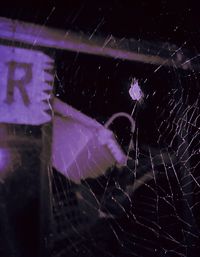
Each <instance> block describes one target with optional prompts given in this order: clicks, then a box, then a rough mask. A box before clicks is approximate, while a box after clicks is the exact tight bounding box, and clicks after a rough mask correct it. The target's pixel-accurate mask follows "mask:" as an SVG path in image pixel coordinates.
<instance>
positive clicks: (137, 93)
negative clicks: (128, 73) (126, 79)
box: [129, 80, 143, 101]
mask: <svg viewBox="0 0 200 257" xmlns="http://www.w3.org/2000/svg"><path fill="white" fill-rule="evenodd" d="M129 95H130V96H131V98H132V99H133V100H136V101H139V100H141V99H142V98H143V93H142V90H141V88H140V86H139V84H138V80H134V81H133V83H131V87H130V89H129Z"/></svg>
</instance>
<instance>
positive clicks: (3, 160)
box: [0, 148, 11, 173]
mask: <svg viewBox="0 0 200 257" xmlns="http://www.w3.org/2000/svg"><path fill="white" fill-rule="evenodd" d="M10 161H11V154H10V151H9V150H8V149H7V148H0V173H2V172H4V171H5V169H6V168H7V166H8V165H9V164H10Z"/></svg>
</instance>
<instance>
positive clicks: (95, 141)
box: [52, 99, 126, 183]
mask: <svg viewBox="0 0 200 257" xmlns="http://www.w3.org/2000/svg"><path fill="white" fill-rule="evenodd" d="M54 111H55V112H56V113H58V114H60V115H62V117H59V116H58V115H55V116H54V120H53V151H52V162H53V166H54V167H55V168H56V169H57V170H58V171H59V172H61V173H62V174H63V175H65V176H66V177H67V178H69V179H71V180H72V181H74V182H77V183H79V182H80V180H81V179H85V178H88V177H91V178H95V177H98V176H100V175H103V174H104V173H105V171H106V170H107V169H108V168H109V167H111V166H112V165H114V164H115V163H117V164H118V165H124V164H125V163H126V156H125V154H124V153H123V151H122V150H121V148H120V146H119V145H118V143H117V142H116V140H115V138H114V135H113V133H112V132H111V131H110V130H108V129H106V128H104V127H103V126H102V125H101V124H99V123H98V122H97V121H95V120H93V119H91V118H89V117H88V116H86V115H84V114H82V113H81V112H79V111H77V110H75V109H74V108H72V107H71V106H68V105H67V104H65V103H62V102H61V101H60V100H58V99H55V101H54ZM63 116H64V117H63Z"/></svg>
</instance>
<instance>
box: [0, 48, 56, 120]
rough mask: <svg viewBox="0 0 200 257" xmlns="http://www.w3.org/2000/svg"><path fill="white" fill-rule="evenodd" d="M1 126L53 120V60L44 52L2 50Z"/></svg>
mask: <svg viewBox="0 0 200 257" xmlns="http://www.w3.org/2000/svg"><path fill="white" fill-rule="evenodd" d="M0 56H1V58H0V122H4V123H15V124H30V125H40V124H43V123H46V122H49V121H50V120H51V112H50V110H51V106H50V102H49V100H50V97H51V91H52V84H53V74H52V71H53V60H52V59H51V58H50V57H49V56H47V55H45V54H44V53H42V52H40V51H35V50H28V49H22V48H16V47H11V46H0Z"/></svg>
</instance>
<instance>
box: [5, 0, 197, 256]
mask: <svg viewBox="0 0 200 257" xmlns="http://www.w3.org/2000/svg"><path fill="white" fill-rule="evenodd" d="M7 4H9V2H7ZM27 5H29V6H28V7H27ZM197 5H198V3H195V1H194V2H192V1H188V2H186V1H185V2H184V1H125V0H124V1H65V3H64V2H63V4H62V5H61V6H59V5H58V1H40V3H36V2H35V3H31V2H30V3H26V5H23V4H21V5H20V4H17V3H12V2H11V3H10V5H8V6H7V7H6V6H2V7H1V8H0V16H2V17H7V18H11V19H18V20H22V21H27V22H32V23H35V24H41V25H45V26H49V27H55V28H60V29H63V30H66V31H67V30H72V31H76V32H77V33H80V32H84V33H85V34H86V35H88V37H90V36H91V35H92V34H94V36H95V35H97V36H102V37H105V38H106V37H107V36H110V35H111V34H112V35H113V36H115V37H118V38H124V37H125V38H134V39H136V40H138V41H139V40H147V41H152V42H153V43H155V44H156V43H158V42H163V44H164V43H166V42H169V43H172V44H176V45H177V46H178V47H181V46H183V44H184V47H186V48H187V49H188V50H189V51H191V53H193V54H195V55H196V54H197V53H198V51H200V49H199V45H200V44H199V43H200V38H199V37H200V33H199V32H200V31H199V30H200V28H199V9H198V7H197ZM185 42H186V43H185ZM42 50H43V51H45V52H46V53H48V54H50V55H51V56H52V57H53V58H55V70H56V77H55V95H56V96H57V97H59V98H60V99H62V100H63V101H65V102H67V103H68V104H70V105H72V106H74V107H75V108H77V109H79V110H81V111H82V112H84V113H86V114H87V115H89V116H90V117H93V118H95V119H96V120H98V121H99V122H101V123H104V122H105V121H106V120H107V119H108V118H109V117H110V116H111V115H112V114H113V113H115V112H119V111H125V112H128V113H131V111H132V109H133V107H134V102H133V101H132V99H131V98H130V96H129V94H128V89H129V87H130V82H131V79H132V78H133V77H136V78H137V79H139V84H140V86H141V88H142V90H143V92H144V95H145V97H144V100H143V102H142V103H141V104H138V105H137V108H136V112H135V114H134V115H135V116H134V118H135V119H136V122H137V129H138V131H139V133H138V138H137V137H136V135H134V137H133V139H134V142H135V140H136V139H137V140H138V149H137V150H139V154H138V163H139V164H138V168H137V173H138V175H139V176H140V175H141V174H144V173H145V172H147V171H149V170H150V169H151V168H152V166H151V160H150V156H149V149H150V150H151V153H152V154H153V155H156V153H157V152H159V151H160V149H163V148H164V147H167V146H168V145H169V141H170V138H167V137H165V134H163V137H162V138H161V141H160V144H158V143H157V140H158V137H159V136H160V134H159V133H160V132H163V131H165V128H163V131H160V132H158V130H157V129H156V124H155V121H156V120H157V122H162V121H163V120H165V121H166V120H167V122H168V123H167V122H166V123H164V126H165V127H167V126H168V125H169V130H170V129H171V127H170V126H171V124H172V122H173V118H174V117H171V118H170V119H168V117H169V114H170V111H171V109H170V105H168V103H169V100H170V98H171V95H170V94H168V93H169V92H172V91H171V90H173V89H178V93H177V95H176V96H175V97H176V98H177V101H178V99H179V98H180V97H181V92H182V91H183V92H184V97H183V109H184V108H185V107H186V106H187V105H188V104H192V103H194V101H195V100H196V97H197V96H198V93H199V83H198V76H199V72H198V71H180V70H177V69H174V68H170V69H168V68H165V67H162V68H161V69H159V71H158V72H155V70H156V68H157V66H154V65H150V64H143V63H136V62H128V61H122V60H116V59H111V58H104V57H98V56H90V55H87V54H80V53H75V52H68V51H59V50H52V49H47V50H44V49H42ZM158 52H159V46H158ZM146 79H147V82H145V81H146ZM172 96H173V95H172ZM187 96H189V100H187ZM186 100H187V101H186ZM157 107H159V108H157ZM163 110H164V112H163ZM161 114H162V115H161ZM159 119H160V120H159ZM157 125H158V124H157ZM112 130H113V131H114V132H115V133H116V135H117V136H118V141H119V142H120V143H121V145H122V146H123V147H124V149H126V148H127V145H128V142H129V140H130V136H131V135H130V127H129V123H128V122H127V123H126V122H124V123H122V122H120V121H117V122H116V123H115V125H114V126H113V127H112ZM175 131H176V127H173V126H172V135H173V133H175ZM192 133H193V131H192V130H191V133H190V134H189V137H188V138H187V140H191V138H192ZM180 140H181V137H180V136H179V135H177V139H176V140H175V144H174V145H173V147H172V148H169V149H168V150H169V151H170V154H171V156H173V154H174V152H176V151H177V147H178V146H179V145H180V143H181V142H182V141H180ZM187 146H188V145H187V142H186V143H185V145H184V147H185V148H183V150H182V151H184V149H186V148H187ZM189 151H191V152H192V149H189ZM191 152H190V153H191ZM131 157H132V158H133V160H134V161H135V159H134V158H135V152H134V151H133V152H132V153H131ZM177 158H178V157H177ZM197 161H198V160H194V161H193V162H194V163H193V164H195V163H196V162H197ZM168 164H169V163H168ZM134 165H135V164H134V163H132V166H131V165H130V166H129V167H128V168H129V169H131V170H133V169H134ZM154 165H155V169H156V170H157V171H159V172H158V178H157V183H155V181H151V182H150V183H149V186H150V187H148V186H147V187H146V186H143V187H141V188H140V190H138V191H137V192H136V193H135V194H134V195H132V196H131V201H132V205H131V206H130V202H129V201H127V198H126V197H125V196H124V194H123V192H121V191H120V190H117V188H116V183H119V184H120V186H121V187H122V188H123V189H124V190H125V189H126V186H127V185H129V184H130V183H132V182H133V179H134V178H133V175H132V173H131V175H130V173H129V172H128V171H129V169H128V170H127V169H124V170H123V171H122V172H119V171H118V170H111V171H110V173H108V174H109V175H108V176H105V177H102V178H99V180H97V181H91V180H89V181H88V184H89V187H88V184H87V183H85V182H83V183H82V184H81V185H80V187H79V186H76V185H74V184H73V183H69V181H66V179H65V178H63V177H62V176H61V175H59V174H58V173H57V172H56V171H54V174H53V176H54V177H53V180H52V181H53V182H55V185H56V186H55V187H56V189H57V190H58V191H59V193H58V195H56V194H55V188H53V189H54V191H53V193H54V195H51V200H53V199H54V200H56V201H55V206H54V208H55V209H54V210H55V213H53V214H55V215H58V217H57V220H56V221H57V223H56V225H55V224H54V225H55V227H56V229H57V231H54V232H55V234H53V235H51V237H52V238H51V239H52V241H53V244H52V245H53V251H52V256H63V257H64V256H69V257H71V256H80V257H82V256H87V257H89V256H92V257H93V256H94V255H95V256H102V257H107V256H109V257H111V256H115V257H116V256H119V257H125V256H126V257H129V256H134V254H135V256H140V257H144V256H148V257H149V256H158V257H160V256H165V257H170V256H171V257H174V256H180V255H181V254H182V255H181V256H187V257H189V256H190V257H193V256H195V251H196V249H197V246H198V244H199V241H198V236H199V232H197V226H196V224H193V221H194V219H193V218H191V216H190V215H191V212H190V205H192V204H193V201H196V202H199V199H198V195H199V194H198V192H199V190H198V188H196V187H195V185H194V184H192V186H194V187H193V188H195V189H196V190H197V193H196V196H197V199H196V200H195V199H192V200H191V199H187V200H188V201H189V205H188V206H189V208H188V206H186V207H185V205H184V204H185V202H186V201H185V200H186V199H185V198H184V197H185V195H184V192H183V191H182V188H184V187H180V185H179V184H178V183H177V181H176V178H175V177H174V175H173V170H172V169H171V168H170V167H169V170H168V172H169V174H171V177H170V181H171V185H172V187H173V194H172V193H171V192H170V188H169V186H168V180H167V178H166V171H165V170H164V167H161V166H159V163H158V162H156V161H155V163H154ZM181 165H182V164H181V163H178V164H177V166H176V167H175V168H176V172H177V174H178V175H179V176H180V178H181V174H182V173H180V171H183V170H184V169H185V167H184V168H183V166H181ZM169 166H170V165H169ZM195 171H196V172H197V171H198V166H197V169H196V170H195ZM194 175H195V174H194ZM197 177H198V175H197ZM190 182H191V181H189V184H190ZM184 183H185V184H186V185H188V181H185V182H183V185H184ZM19 186H21V185H20V183H19ZM105 188H107V191H104V190H105ZM151 188H153V189H154V191H152V190H151ZM193 188H192V190H193ZM90 189H92V191H93V192H94V193H95V195H96V197H97V198H99V199H101V197H102V194H105V195H106V197H105V198H104V201H103V203H102V208H103V209H104V210H105V211H106V210H107V211H108V212H109V213H110V214H112V215H115V219H114V220H112V219H98V215H97V213H95V212H94V210H93V209H92V208H91V207H90V208H89V207H88V206H87V205H85V206H84V203H83V202H81V201H79V200H78V199H77V198H76V193H77V192H79V193H81V194H83V195H85V199H86V200H87V201H89V202H90V203H91V205H90V206H95V201H94V199H93V197H92V196H91V195H90V194H89V192H90V193H91V191H90ZM186 189H187V188H186ZM188 190H190V189H188ZM16 192H17V187H16ZM155 192H156V193H155ZM189 193H191V194H192V195H193V192H192V191H189ZM66 194H67V196H68V198H67V199H66V196H65V195H66ZM112 196H115V197H116V199H117V202H118V203H120V205H121V206H123V208H124V209H125V212H123V211H122V210H121V208H120V207H119V206H118V205H116V204H115V202H113V201H112ZM196 196H195V197H196ZM20 197H21V196H20ZM156 200H158V201H159V202H156ZM166 200H168V202H169V203H171V205H170V204H168V203H167V201H166ZM172 200H174V201H175V204H174V202H173V201H172ZM190 201H192V202H190ZM32 203H34V202H32ZM173 204H174V205H173ZM29 206H30V207H29V209H27V212H28V215H27V222H29V220H31V221H30V222H32V218H33V216H34V215H33V213H34V212H33V213H31V212H32V206H34V205H33V204H31V203H30V204H29ZM80 206H82V207H80ZM83 206H84V207H83ZM171 206H173V207H174V208H175V211H174V209H173V208H170V207H171ZM14 209H15V208H14ZM83 209H84V210H85V209H86V214H85V215H82V214H81V213H82V210H83ZM29 210H30V212H29ZM36 210H37V211H36ZM38 211H39V213H40V216H42V215H43V213H42V212H40V210H39V209H38V206H37V208H36V209H35V214H38ZM21 212H23V213H24V211H23V208H22V209H21ZM57 212H58V213H57ZM198 213H199V208H198V205H197V211H196V214H195V213H194V214H195V215H196V216H195V217H197V216H198ZM75 214H77V216H76V215H75ZM95 215H96V216H95ZM127 215H129V216H127ZM134 215H135V217H136V219H137V221H139V223H137V222H135V220H134V218H133V217H134ZM66 217H67V218H66ZM180 217H181V219H182V220H181V219H179V218H180ZM84 218H85V220H84ZM95 219H96V220H95ZM91 220H92V221H91ZM93 220H95V221H93ZM184 221H186V223H188V224H189V225H191V226H188V227H187V225H186V224H185V222H184ZM92 222H94V223H92ZM15 223H16V224H17V221H16V222H15ZM32 223H33V222H32ZM33 224H34V223H33ZM141 224H142V225H141ZM71 226H76V228H77V229H78V231H79V232H80V235H78V236H77V234H76V233H75V234H74V233H73V229H71ZM111 226H112V228H113V229H114V230H115V232H116V234H117V235H118V236H119V240H117V239H116V236H115V235H114V233H113V229H111ZM22 227H26V229H25V230H24V231H23V235H22V238H23V240H25V241H23V240H22V243H21V244H22V245H23V242H26V240H27V242H28V243H29V244H27V245H30V249H31V248H34V247H36V244H37V243H34V241H33V240H34V239H35V238H36V237H37V235H38V233H39V232H38V231H40V230H39V229H38V231H36V232H34V228H31V226H30V227H29V226H27V224H25V223H24V224H22ZM121 228H122V229H123V230H121ZM56 229H55V230H56ZM18 230H19V231H20V229H18ZM30 230H31V233H32V234H31V233H28V231H29V232H30ZM88 230H89V231H88ZM153 230H155V231H156V233H157V234H155V233H153ZM185 231H186V232H185ZM18 233H20V232H18ZM70 233H71V234H70ZM190 233H192V234H193V235H195V236H194V237H192V236H191V237H190V236H189V235H190ZM30 234H31V235H30ZM167 234H168V235H170V236H172V237H173V238H175V239H176V240H175V241H173V240H172V241H170V240H169V238H167V237H166V235H167ZM26 235H29V236H27V238H26ZM82 235H84V236H83V237H82ZM156 235H158V236H156ZM48 236H49V235H48ZM24 238H25V239H24ZM32 239H33V240H32ZM70 240H71V241H70ZM31 242H32V244H31ZM74 244H75V245H76V250H74V249H75V248H73V245H74ZM24 251H25V252H26V251H27V252H28V250H27V249H25V250H24ZM32 253H33V255H34V252H33V251H32ZM20 254H21V253H20V250H19V256H20ZM25 254H26V253H25ZM197 256H198V255H197ZM9 257H10V256H9Z"/></svg>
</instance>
